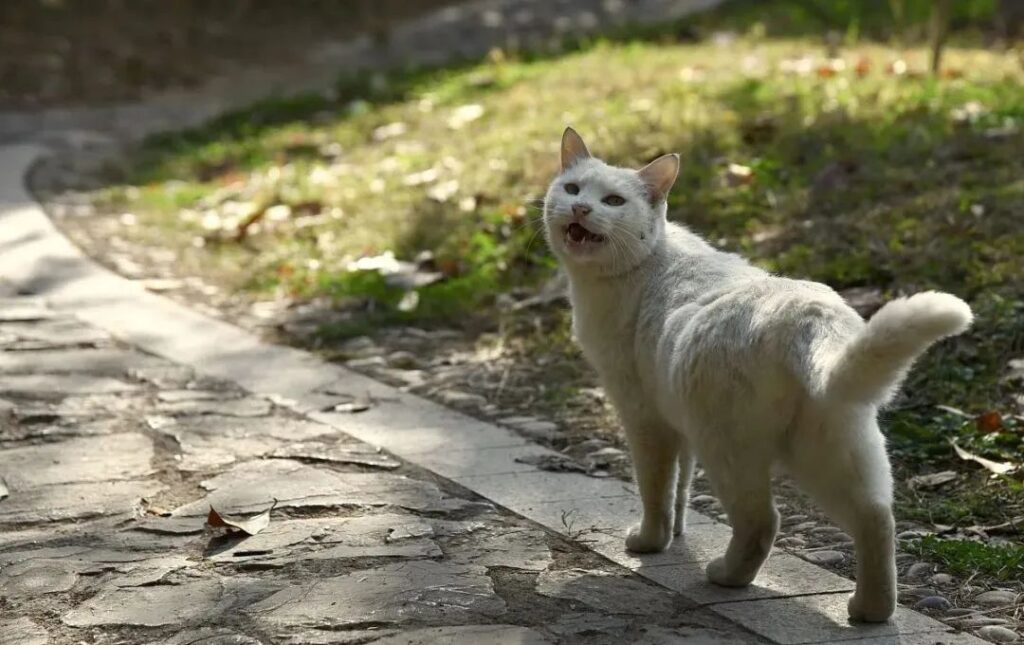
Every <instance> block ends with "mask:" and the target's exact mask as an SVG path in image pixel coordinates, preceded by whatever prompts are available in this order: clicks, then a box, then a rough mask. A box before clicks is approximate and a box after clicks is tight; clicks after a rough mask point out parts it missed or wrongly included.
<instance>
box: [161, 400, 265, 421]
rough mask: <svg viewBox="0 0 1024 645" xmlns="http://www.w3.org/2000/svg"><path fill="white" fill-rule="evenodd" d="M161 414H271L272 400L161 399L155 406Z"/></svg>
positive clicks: (240, 415)
mask: <svg viewBox="0 0 1024 645" xmlns="http://www.w3.org/2000/svg"><path fill="white" fill-rule="evenodd" d="M155 410H156V411H157V412H159V413H160V414H169V415H172V416H178V415H182V416H185V415H203V414H216V415H223V416H230V417H263V416H266V415H268V414H270V410H271V405H270V401H267V400H266V399H261V398H257V397H245V398H236V397H232V398H225V399H193V400H184V401H161V402H159V403H157V405H156V406H155Z"/></svg>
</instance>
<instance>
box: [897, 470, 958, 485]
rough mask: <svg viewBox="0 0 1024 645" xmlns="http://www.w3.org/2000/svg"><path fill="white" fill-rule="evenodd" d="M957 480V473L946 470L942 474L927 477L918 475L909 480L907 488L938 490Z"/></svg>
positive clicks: (931, 474) (932, 474)
mask: <svg viewBox="0 0 1024 645" xmlns="http://www.w3.org/2000/svg"><path fill="white" fill-rule="evenodd" d="M956 478H957V474H956V473H955V472H953V471H952V470H944V471H942V472H940V473H929V474H927V475H917V476H916V477H911V478H910V479H908V480H907V486H909V487H910V488H911V489H912V490H917V489H920V488H938V487H939V486H942V485H943V484H948V483H949V482H951V481H953V480H955V479H956Z"/></svg>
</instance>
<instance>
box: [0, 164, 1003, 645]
mask: <svg viewBox="0 0 1024 645" xmlns="http://www.w3.org/2000/svg"><path fill="white" fill-rule="evenodd" d="M44 154H47V150H46V149H44V148H41V147H38V146H33V145H16V146H8V147H3V148H0V278H3V279H4V280H5V281H7V282H8V283H10V284H11V285H12V286H13V287H14V288H15V289H17V290H18V292H19V293H21V294H32V295H35V296H39V297H42V298H45V299H46V301H47V303H48V304H49V306H51V307H52V308H53V309H55V310H57V311H62V312H64V313H69V314H72V315H74V316H76V317H78V318H80V319H82V320H84V321H86V322H88V323H90V324H92V325H95V326H97V327H100V328H102V329H104V330H106V331H108V332H109V333H111V334H112V335H114V336H115V337H117V338H119V339H120V340H122V341H124V342H126V343H128V344H131V345H134V346H136V347H138V348H140V349H142V350H144V351H147V352H150V353H153V354H157V355H160V356H163V357H165V358H168V359H170V360H173V361H175V362H178V363H181V364H184V365H187V366H190V367H193V368H194V369H196V370H197V371H199V372H201V373H204V374H206V375H209V376H212V377H215V378H219V379H224V380H227V381H231V382H234V383H237V384H238V385H240V386H241V387H243V388H244V389H246V390H249V391H251V392H253V393H254V394H259V395H263V396H266V397H269V398H271V399H273V400H274V401H275V402H277V403H278V404H279V405H283V406H286V407H289V408H292V409H293V410H295V411H297V412H300V413H302V414H305V415H307V416H309V417H310V418H312V419H314V420H316V421H319V422H321V423H326V424H329V425H331V426H332V427H334V428H336V429H338V430H340V431H342V432H344V433H347V434H349V435H352V436H354V437H356V438H358V439H360V440H362V441H365V442H368V443H371V444H374V445H377V446H380V447H382V448H384V449H385V450H387V451H389V452H391V453H393V454H395V455H397V456H398V457H401V458H403V459H405V460H407V461H409V462H411V463H413V464H416V465H418V466H421V467H423V468H426V469H428V470H430V471H432V472H434V473H436V474H437V475H439V476H441V477H443V478H446V479H449V480H451V481H454V482H456V483H457V484H459V485H461V486H464V487H466V488H468V489H470V490H472V491H474V492H476V493H478V494H479V495H481V496H483V497H485V498H487V499H489V500H491V501H493V502H495V503H496V504H498V505H501V506H503V507H505V508H507V509H509V510H511V511H513V512H514V513H516V514H518V515H521V516H523V517H526V518H528V519H530V520H533V521H535V522H537V523H539V524H541V525H543V526H545V527H547V528H548V529H550V530H552V531H555V532H557V533H560V534H562V535H564V536H566V537H568V538H570V539H572V540H574V541H577V542H580V543H582V544H584V545H585V546H587V547H588V548H590V549H592V550H593V551H595V552H597V553H599V554H601V555H603V556H605V557H606V558H608V559H609V560H611V561H613V562H615V563H618V564H620V565H622V566H625V567H627V568H629V569H630V570H632V571H634V572H636V573H637V574H639V575H641V576H644V577H645V578H647V579H649V580H652V581H654V582H656V583H658V584H660V585H662V586H664V587H667V588H669V589H672V590H675V591H677V592H679V593H680V594H682V595H683V596H684V597H685V598H687V599H689V600H691V601H693V602H695V603H697V604H700V605H704V606H707V607H708V608H709V609H710V610H711V611H713V612H715V613H717V614H718V615H720V616H722V617H723V618H725V619H727V620H728V621H730V622H732V623H735V624H737V625H739V626H741V627H743V628H745V629H747V630H749V631H751V632H753V633H756V634H758V635H759V636H761V637H763V638H765V639H767V640H769V641H771V642H774V643H780V644H795V643H835V642H858V641H859V642H864V643H902V644H906V645H914V644H928V645H934V644H939V643H943V644H949V645H953V644H960V643H983V641H981V640H979V639H977V638H975V637H973V636H970V635H968V634H964V633H957V632H952V631H951V629H950V628H949V627H948V626H946V625H944V624H942V623H940V622H938V621H935V620H933V619H931V618H929V617H927V616H924V615H922V614H919V613H916V612H913V611H911V610H908V609H905V608H900V609H898V611H897V614H896V617H895V620H894V621H893V622H892V623H890V624H887V625H874V626H861V625H851V624H850V623H848V621H847V619H846V598H847V596H848V594H849V592H851V591H852V589H853V583H852V582H851V581H849V580H847V579H845V578H842V577H839V576H836V575H834V574H832V573H830V572H828V571H826V570H824V569H821V568H819V567H817V566H815V565H812V564H810V563H808V562H806V561H804V560H802V559H800V558H797V557H796V556H793V555H791V554H788V553H784V552H781V551H777V552H775V553H774V554H773V555H772V557H771V559H770V560H769V562H768V565H767V567H766V569H765V570H764V571H763V572H762V574H761V575H760V576H759V577H758V578H757V580H756V581H755V583H754V584H753V585H752V586H750V587H749V588H747V589H740V590H737V589H724V588H720V587H715V586H713V585H710V584H708V583H707V582H706V581H705V579H704V574H703V570H704V566H705V564H706V563H707V562H708V561H710V560H711V559H712V558H713V557H715V556H717V555H719V554H720V553H721V552H722V551H723V550H724V549H725V545H726V542H727V540H728V537H729V534H730V529H729V528H728V527H727V526H725V525H723V524H720V523H717V522H715V521H714V520H712V519H711V518H708V517H706V516H704V515H701V514H699V513H697V512H694V511H690V512H689V515H688V518H689V519H688V528H687V532H686V534H685V535H684V537H683V538H682V539H680V540H677V542H676V544H675V545H673V547H672V548H671V550H670V551H669V552H666V553H662V554H657V555H652V556H644V557H636V556H633V555H630V554H628V553H626V552H625V551H624V549H623V538H624V534H625V530H626V528H627V527H628V525H629V524H630V523H631V522H633V521H634V520H635V518H636V517H638V515H639V510H640V504H639V498H638V497H637V494H636V489H635V487H634V486H633V485H632V484H627V483H623V482H621V481H618V480H611V479H595V478H591V477H587V476H585V475H582V474H578V473H551V472H547V471H542V470H539V469H537V468H536V467H534V466H532V465H529V464H523V463H519V462H517V461H516V458H517V457H523V456H527V455H538V454H552V455H554V454H556V453H554V452H552V451H550V450H548V449H546V448H543V447H540V446H536V445H532V444H530V443H529V442H528V441H526V440H525V439H523V438H521V437H519V436H518V435H516V434H514V433H512V432H511V431H509V430H506V429H504V428H501V427H498V426H495V425H492V424H489V423H485V422H482V421H479V420H477V419H474V418H471V417H469V416H466V415H464V414H461V413H459V412H455V411H453V410H450V409H447V408H445V407H443V406H440V405H437V404H435V403H432V402H429V401H427V400H424V399H421V398H419V397H417V396H414V395H411V394H408V393H404V392H400V391H398V390H397V389H395V388H392V387H390V386H387V385H384V384H382V383H378V382H376V381H374V380H371V379H369V378H366V377H364V376H361V375H358V374H355V373H353V372H351V371H349V370H347V369H345V368H343V367H340V366H338V365H334V364H330V363H327V362H324V361H322V360H320V359H319V358H317V357H315V356H313V355H311V354H309V353H306V352H303V351H300V350H296V349H292V348H287V347H282V346H276V345H270V344H267V343H265V342H263V341H261V340H259V339H258V338H256V337H255V336H253V335H252V334H249V333H248V332H246V331H243V330H241V329H239V328H237V327H234V326H232V325H230V324H227V323H225V322H223V321H219V320H215V319H212V318H209V317H207V316H204V315H201V314H199V313H196V312H194V311H192V310H190V309H188V308H187V307H185V306H182V305H180V304H177V303H175V302H172V301H170V300H168V299H166V298H163V297H160V296H157V295H155V294H152V293H150V292H148V291H146V290H145V289H144V288H143V287H142V285H140V284H138V283H136V282H133V281H131V280H127V279H125V278H122V277H120V276H118V275H115V274H113V273H111V272H109V271H107V270H105V269H103V268H101V267H99V266H98V265H96V264H95V263H93V262H92V261H91V260H89V259H88V258H86V257H85V256H83V254H82V253H81V252H80V251H79V250H78V249H77V248H76V247H74V246H73V245H72V244H71V243H70V242H69V241H68V240H67V239H66V238H65V237H64V236H63V235H62V234H61V233H60V232H59V231H58V230H57V229H56V228H55V227H54V226H53V225H52V223H51V222H50V220H49V219H48V218H47V216H46V214H45V213H44V212H43V210H42V209H41V208H40V207H39V205H38V204H37V203H36V202H35V201H34V200H33V198H32V196H31V195H30V194H29V192H28V191H27V189H26V187H25V181H24V179H25V174H26V172H27V171H28V169H29V168H30V167H31V166H32V164H33V163H35V162H36V161H37V160H38V159H39V158H40V157H41V156H42V155H44ZM339 392H343V393H349V394H352V395H358V396H367V397H369V398H371V399H372V400H374V401H375V402H376V405H374V406H373V407H371V408H370V409H369V410H367V411H366V412H363V413H360V414H356V415H353V414H347V413H342V412H323V411H322V410H325V409H330V408H331V406H332V405H333V404H335V403H337V402H338V400H339V399H338V394H337V393H339Z"/></svg>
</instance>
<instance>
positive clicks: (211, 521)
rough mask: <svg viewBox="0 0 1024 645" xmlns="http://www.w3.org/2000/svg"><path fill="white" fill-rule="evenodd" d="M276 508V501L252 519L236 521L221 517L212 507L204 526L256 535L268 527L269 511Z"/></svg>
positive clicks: (224, 516)
mask: <svg viewBox="0 0 1024 645" xmlns="http://www.w3.org/2000/svg"><path fill="white" fill-rule="evenodd" d="M276 506H277V500H276V499H275V500H274V503H273V504H271V505H270V508H268V509H267V510H265V511H263V512H262V513H260V514H259V515H253V516H252V517H249V518H245V519H236V518H232V517H227V516H226V515H221V514H220V513H218V512H217V510H216V509H215V508H213V506H211V507H210V514H209V515H207V516H206V524H207V525H209V526H212V527H214V528H220V527H223V528H227V529H234V530H236V531H241V532H242V533H245V534H246V535H256V534H257V533H259V532H260V531H262V530H263V529H265V528H267V527H268V526H270V511H272V510H274V507H276Z"/></svg>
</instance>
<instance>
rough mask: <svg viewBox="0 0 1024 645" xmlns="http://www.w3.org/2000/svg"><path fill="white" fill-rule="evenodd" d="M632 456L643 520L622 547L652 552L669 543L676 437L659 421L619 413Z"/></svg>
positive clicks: (672, 510)
mask: <svg viewBox="0 0 1024 645" xmlns="http://www.w3.org/2000/svg"><path fill="white" fill-rule="evenodd" d="M620 415H621V416H622V417H623V424H624V426H625V429H626V439H627V442H628V443H629V450H630V453H631V454H632V457H633V470H634V471H635V472H636V482H637V486H638V487H639V488H640V500H641V502H642V503H643V519H642V520H641V521H640V524H639V525H637V526H634V527H633V528H632V529H630V531H629V534H628V535H627V537H626V549H627V550H628V551H632V552H634V553H656V552H658V551H664V550H665V549H667V548H668V547H669V545H670V544H672V536H673V533H674V531H673V529H674V521H673V515H674V514H675V513H674V511H675V508H674V502H675V496H676V495H675V494H676V478H677V466H678V459H679V458H678V455H679V443H680V441H679V436H678V435H677V434H676V433H675V431H673V430H672V429H671V428H669V427H667V426H666V425H664V424H662V423H661V422H660V421H658V420H656V419H651V418H645V417H644V416H643V415H629V414H621V412H620Z"/></svg>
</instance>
